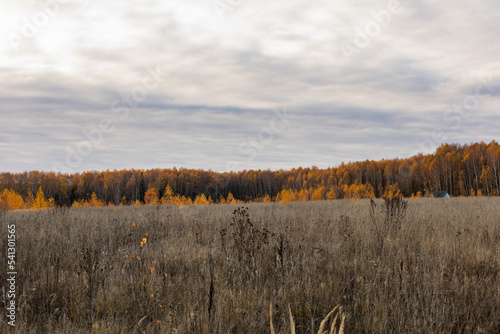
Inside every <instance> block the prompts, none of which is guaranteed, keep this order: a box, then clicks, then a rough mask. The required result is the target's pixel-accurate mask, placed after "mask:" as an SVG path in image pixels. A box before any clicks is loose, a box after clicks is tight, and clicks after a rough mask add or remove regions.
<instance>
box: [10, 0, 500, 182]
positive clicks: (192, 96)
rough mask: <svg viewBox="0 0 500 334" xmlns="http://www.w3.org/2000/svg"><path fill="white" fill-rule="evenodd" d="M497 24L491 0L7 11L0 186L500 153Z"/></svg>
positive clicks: (146, 4)
mask: <svg viewBox="0 0 500 334" xmlns="http://www.w3.org/2000/svg"><path fill="white" fill-rule="evenodd" d="M499 17H500V5H499V4H498V1H495V0H478V1H474V2H471V1H464V0H454V1H451V0H443V1H430V0H423V1H416V0H413V1H409V0H401V1H397V0H390V1H379V0H375V1H374V0H371V1H365V0H350V1H331V0H330V1H323V0H318V1H314V2H311V1H307V0H287V1H284V0H277V1H271V2H269V1H263V0H253V1H250V0H183V1H170V0H166V1H165V0H162V1H159V0H157V1H153V0H140V1H139V0H136V1H132V0H120V1H118V0H31V1H23V2H14V1H8V0H0V172H23V171H29V170H44V171H60V172H68V173H72V172H80V171H86V170H107V169H110V170H113V169H130V168H136V169H150V168H173V167H177V168H180V167H185V168H201V169H206V170H208V169H211V170H215V171H221V172H223V171H231V170H235V171H237V170H243V169H271V170H277V169H291V168H294V167H299V166H302V167H311V166H317V167H319V168H327V167H330V166H337V165H339V164H340V163H341V162H348V161H359V160H366V159H374V160H379V159H392V158H396V157H398V158H406V157H410V156H412V155H415V154H417V153H420V152H422V153H432V152H433V151H434V150H435V149H436V148H437V147H438V146H439V145H440V144H442V143H444V142H447V143H462V144H465V143H471V142H477V141H485V142H491V141H492V140H497V141H498V137H499V136H498V135H499V132H498V125H499V124H500V113H499V110H500V109H499V108H498V107H499V106H500V99H499V97H500V58H499V57H498V55H499V54H500V43H499V40H500V20H498V18H499Z"/></svg>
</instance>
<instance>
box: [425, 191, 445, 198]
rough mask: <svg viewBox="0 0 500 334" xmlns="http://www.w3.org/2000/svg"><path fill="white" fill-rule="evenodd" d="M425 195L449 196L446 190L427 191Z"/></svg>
mask: <svg viewBox="0 0 500 334" xmlns="http://www.w3.org/2000/svg"><path fill="white" fill-rule="evenodd" d="M425 197H434V198H450V194H448V192H447V191H428V192H426V193H425Z"/></svg>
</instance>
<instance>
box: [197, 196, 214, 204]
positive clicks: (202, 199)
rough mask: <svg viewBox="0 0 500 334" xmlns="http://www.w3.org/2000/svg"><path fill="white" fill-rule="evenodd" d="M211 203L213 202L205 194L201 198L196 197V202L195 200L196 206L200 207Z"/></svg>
mask: <svg viewBox="0 0 500 334" xmlns="http://www.w3.org/2000/svg"><path fill="white" fill-rule="evenodd" d="M210 203H211V200H208V199H207V197H206V196H205V194H201V195H199V196H196V198H195V200H194V204H198V205H205V204H210Z"/></svg>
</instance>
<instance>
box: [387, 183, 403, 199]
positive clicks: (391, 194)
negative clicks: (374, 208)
mask: <svg viewBox="0 0 500 334" xmlns="http://www.w3.org/2000/svg"><path fill="white" fill-rule="evenodd" d="M382 197H383V198H395V197H403V194H401V190H399V185H398V183H397V182H396V183H395V184H391V185H387V186H386V187H385V191H384V195H383V196H382Z"/></svg>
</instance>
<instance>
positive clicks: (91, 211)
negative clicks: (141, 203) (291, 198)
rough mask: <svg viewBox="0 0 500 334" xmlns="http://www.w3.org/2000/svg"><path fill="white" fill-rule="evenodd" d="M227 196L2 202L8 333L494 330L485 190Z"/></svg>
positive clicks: (497, 257)
mask: <svg viewBox="0 0 500 334" xmlns="http://www.w3.org/2000/svg"><path fill="white" fill-rule="evenodd" d="M238 207H239V206H238V205H212V206H198V207H195V206H185V207H183V208H182V210H179V209H178V208H177V207H175V206H150V207H114V208H87V209H55V210H45V211H16V212H7V213H5V214H3V215H2V216H1V217H2V218H1V223H0V229H1V231H6V230H7V227H6V226H7V224H15V225H16V230H17V238H18V240H17V241H18V245H17V250H18V254H17V259H18V265H17V271H18V272H19V274H18V278H17V293H18V297H17V304H18V306H19V309H18V320H17V333H27V334H29V333H134V332H136V333H252V334H253V333H269V332H270V328H273V331H274V332H275V333H290V332H291V331H292V328H293V330H295V331H296V333H317V332H318V331H320V332H325V331H326V332H333V333H335V331H338V332H345V333H499V332H500V283H499V281H500V275H499V273H500V199H499V198H455V199H449V200H434V199H419V200H411V201H409V203H408V206H407V208H406V207H405V208H401V204H397V203H389V204H388V207H389V209H386V204H385V203H384V202H383V201H381V200H378V201H376V202H375V203H374V205H370V202H369V201H364V200H362V201H334V202H299V203H291V204H288V205H280V204H275V203H269V204H248V205H246V207H248V209H239V210H238ZM146 234H147V235H146ZM1 235H2V237H1V238H0V249H1V253H0V255H1V257H2V261H6V255H5V250H6V249H7V246H6V244H7V238H6V237H5V235H6V232H2V233H1ZM141 241H142V246H141ZM132 256H133V257H132ZM5 267H6V265H5V264H4V266H3V268H5ZM0 281H1V282H6V273H5V270H3V271H1V272H0ZM0 286H1V287H2V289H4V286H5V285H4V284H2V285H0ZM4 295H5V294H4V292H3V291H2V296H4ZM3 303H5V300H4V299H3V298H2V300H1V301H0V306H2V308H4V304H3ZM270 303H271V308H270V307H269V305H270ZM335 305H341V307H342V314H340V313H337V315H336V317H333V314H330V315H329V316H328V317H327V319H326V320H325V315H328V314H329V313H330V311H331V310H332V308H333V307H334V306H335ZM269 309H272V311H271V312H272V313H271V314H272V319H273V327H271V321H270V320H271V319H270V314H269V312H267V310H269ZM339 309H340V307H339ZM339 309H337V311H336V312H338V311H339ZM344 316H345V318H344ZM0 319H1V321H0V332H2V333H12V332H13V331H12V330H11V329H9V328H7V326H6V324H5V320H6V319H5V312H2V313H1V314H0ZM323 320H325V321H324V322H323ZM334 322H335V323H334ZM341 324H342V325H341ZM320 327H321V328H320Z"/></svg>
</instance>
